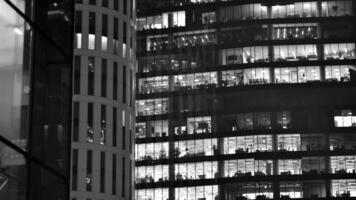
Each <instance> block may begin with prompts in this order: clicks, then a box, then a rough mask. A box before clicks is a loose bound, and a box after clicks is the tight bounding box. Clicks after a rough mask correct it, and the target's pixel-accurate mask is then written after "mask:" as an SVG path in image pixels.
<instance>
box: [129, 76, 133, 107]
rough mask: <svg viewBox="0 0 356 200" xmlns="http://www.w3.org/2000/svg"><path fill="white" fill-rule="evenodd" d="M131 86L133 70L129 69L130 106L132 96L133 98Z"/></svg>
mask: <svg viewBox="0 0 356 200" xmlns="http://www.w3.org/2000/svg"><path fill="white" fill-rule="evenodd" d="M132 86H133V72H132V69H130V85H129V87H130V88H129V90H130V96H129V98H130V106H132V98H133V91H132Z"/></svg>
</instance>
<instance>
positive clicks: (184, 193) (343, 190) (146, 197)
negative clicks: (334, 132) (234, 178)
mask: <svg viewBox="0 0 356 200" xmlns="http://www.w3.org/2000/svg"><path fill="white" fill-rule="evenodd" d="M278 187H279V188H280V189H279V190H280V192H279V194H277V195H279V196H280V198H282V199H283V198H286V199H290V198H319V197H326V193H327V192H326V191H327V189H326V183H325V181H319V180H315V181H300V182H292V181H291V182H280V183H279V184H278ZM273 191H274V190H273V184H272V183H270V182H258V183H254V182H249V183H238V184H227V185H223V189H222V190H220V191H218V186H217V185H207V186H195V187H177V188H175V191H174V196H175V200H186V199H189V200H202V199H204V200H216V199H218V198H219V196H228V197H230V198H231V199H237V200H247V199H256V200H261V199H273V197H274V194H273V193H274V192H273ZM330 191H331V195H332V196H333V197H343V198H347V197H355V196H356V180H355V179H337V180H331V185H330ZM135 197H136V199H137V200H167V199H169V191H168V188H155V189H138V190H136V192H135Z"/></svg>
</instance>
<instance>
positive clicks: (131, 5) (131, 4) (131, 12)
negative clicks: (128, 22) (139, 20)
mask: <svg viewBox="0 0 356 200" xmlns="http://www.w3.org/2000/svg"><path fill="white" fill-rule="evenodd" d="M133 1H134V0H130V18H131V19H132V16H133V12H134V10H133V9H134V7H133V4H134V2H133Z"/></svg>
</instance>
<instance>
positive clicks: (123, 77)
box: [122, 65, 126, 103]
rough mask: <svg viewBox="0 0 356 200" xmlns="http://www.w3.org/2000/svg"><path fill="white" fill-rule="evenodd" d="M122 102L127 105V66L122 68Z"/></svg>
mask: <svg viewBox="0 0 356 200" xmlns="http://www.w3.org/2000/svg"><path fill="white" fill-rule="evenodd" d="M122 102H123V103H126V66H125V65H124V66H123V68H122Z"/></svg>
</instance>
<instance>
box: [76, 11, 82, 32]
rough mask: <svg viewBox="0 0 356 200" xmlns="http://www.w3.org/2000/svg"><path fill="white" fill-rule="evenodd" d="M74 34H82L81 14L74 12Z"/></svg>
mask: <svg viewBox="0 0 356 200" xmlns="http://www.w3.org/2000/svg"><path fill="white" fill-rule="evenodd" d="M75 32H76V33H81V32H82V12H81V11H75Z"/></svg>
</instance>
